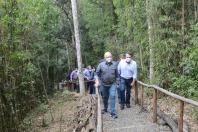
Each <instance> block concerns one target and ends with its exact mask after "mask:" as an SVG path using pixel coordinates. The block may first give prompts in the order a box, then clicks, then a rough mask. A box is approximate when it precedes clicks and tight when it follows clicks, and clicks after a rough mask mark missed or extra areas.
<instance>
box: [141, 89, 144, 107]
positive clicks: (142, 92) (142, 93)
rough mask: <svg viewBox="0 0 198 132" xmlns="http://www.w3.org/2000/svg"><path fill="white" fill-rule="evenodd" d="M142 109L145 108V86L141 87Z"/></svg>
mask: <svg viewBox="0 0 198 132" xmlns="http://www.w3.org/2000/svg"><path fill="white" fill-rule="evenodd" d="M141 107H142V108H143V107H144V86H143V85H141Z"/></svg>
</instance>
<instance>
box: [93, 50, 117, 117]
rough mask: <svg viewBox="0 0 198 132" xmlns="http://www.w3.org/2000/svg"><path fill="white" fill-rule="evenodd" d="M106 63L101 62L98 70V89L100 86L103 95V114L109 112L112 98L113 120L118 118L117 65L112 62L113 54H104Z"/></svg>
mask: <svg viewBox="0 0 198 132" xmlns="http://www.w3.org/2000/svg"><path fill="white" fill-rule="evenodd" d="M104 58H105V61H103V62H101V63H100V64H99V65H98V67H97V69H96V74H97V78H96V84H95V85H96V88H98V86H99V85H100V87H102V94H103V105H104V109H103V113H106V112H107V109H108V99H109V97H110V115H111V117H112V118H114V119H115V118H117V117H118V116H117V114H116V113H115V96H116V79H117V65H116V62H114V61H113V60H112V54H111V53H110V52H106V53H105V54H104Z"/></svg>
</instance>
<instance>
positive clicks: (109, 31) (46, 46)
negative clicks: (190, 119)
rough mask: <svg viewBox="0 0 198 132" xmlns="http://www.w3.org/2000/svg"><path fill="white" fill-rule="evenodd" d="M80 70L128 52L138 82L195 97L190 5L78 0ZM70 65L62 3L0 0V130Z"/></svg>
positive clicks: (197, 27) (193, 4)
mask: <svg viewBox="0 0 198 132" xmlns="http://www.w3.org/2000/svg"><path fill="white" fill-rule="evenodd" d="M78 13H79V16H78V18H79V24H80V25H79V26H80V27H79V29H80V40H81V52H82V61H83V65H84V66H86V65H88V64H91V65H92V66H97V64H98V62H99V60H100V59H102V58H103V54H104V52H105V51H111V52H112V53H113V56H114V59H115V60H116V59H118V55H119V54H120V53H124V52H126V51H130V52H133V53H134V60H135V61H137V64H138V79H139V80H142V81H144V82H150V83H152V84H157V85H159V86H161V87H163V88H165V89H168V90H170V91H173V92H174V93H177V94H179V95H182V96H185V97H188V98H192V99H194V100H198V92H197V91H198V23H197V22H198V1H197V0H145V1H144V0H79V1H78ZM75 67H77V62H76V51H75V40H74V30H73V20H72V10H71V2H70V0H0V131H4V132H7V131H16V130H17V129H18V126H19V124H20V123H21V121H22V120H23V119H24V117H25V116H26V115H27V113H28V112H29V111H30V110H32V109H33V108H35V107H36V106H37V105H38V104H40V103H41V102H48V98H49V97H50V96H52V95H53V93H54V92H55V91H56V89H57V87H58V86H57V84H58V82H60V81H62V80H64V79H65V73H67V72H69V71H70V70H72V69H74V68H75Z"/></svg>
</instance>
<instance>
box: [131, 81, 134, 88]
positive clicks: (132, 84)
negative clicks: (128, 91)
mask: <svg viewBox="0 0 198 132" xmlns="http://www.w3.org/2000/svg"><path fill="white" fill-rule="evenodd" d="M134 85H135V79H133V81H132V83H131V86H132V87H133V86H134Z"/></svg>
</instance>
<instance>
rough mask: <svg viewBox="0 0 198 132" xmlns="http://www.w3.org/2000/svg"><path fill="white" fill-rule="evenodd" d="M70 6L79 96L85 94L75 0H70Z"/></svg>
mask: <svg viewBox="0 0 198 132" xmlns="http://www.w3.org/2000/svg"><path fill="white" fill-rule="evenodd" d="M71 5H72V15H73V22H74V33H75V42H76V51H77V62H78V72H79V74H78V78H79V84H80V94H81V95H84V94H85V86H84V78H83V73H82V57H81V49H80V36H79V29H78V27H79V24H78V12H77V2H76V0H71Z"/></svg>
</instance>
